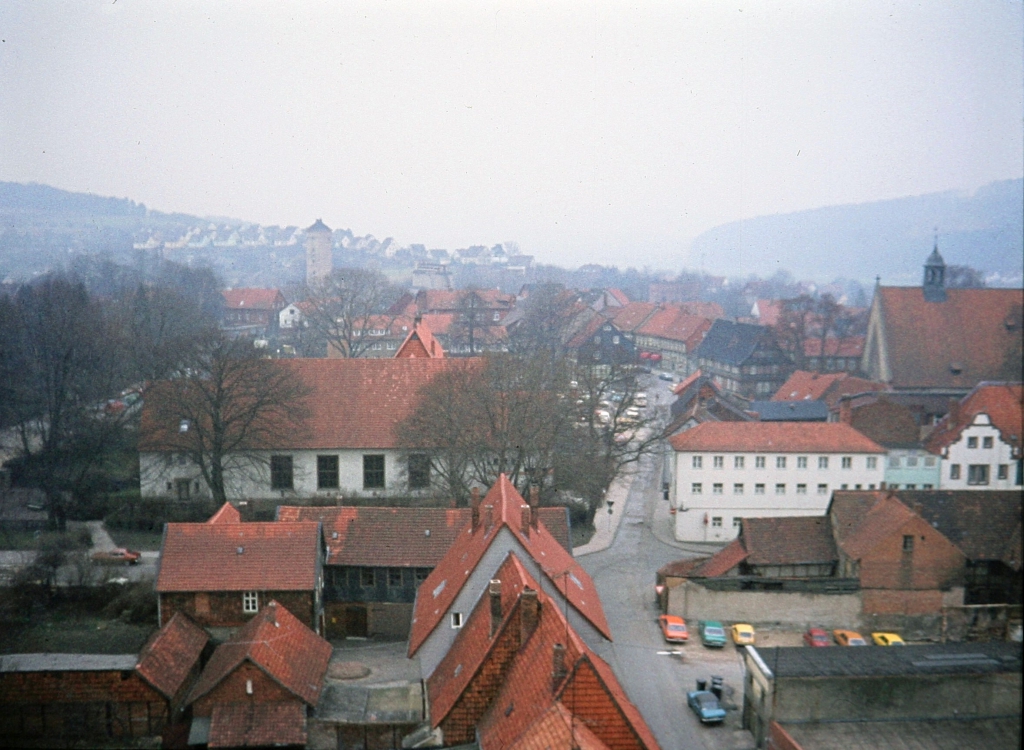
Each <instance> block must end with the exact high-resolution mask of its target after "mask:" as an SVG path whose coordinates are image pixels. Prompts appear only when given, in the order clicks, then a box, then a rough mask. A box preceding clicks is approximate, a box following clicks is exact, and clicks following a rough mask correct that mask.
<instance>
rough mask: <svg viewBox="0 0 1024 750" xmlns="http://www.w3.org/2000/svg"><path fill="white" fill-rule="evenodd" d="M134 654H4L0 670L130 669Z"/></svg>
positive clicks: (91, 670)
mask: <svg viewBox="0 0 1024 750" xmlns="http://www.w3.org/2000/svg"><path fill="white" fill-rule="evenodd" d="M138 660H139V657H138V656H136V655H135V654H5V655H4V656H0V672H107V671H118V670H121V671H131V670H133V669H135V664H136V662H138Z"/></svg>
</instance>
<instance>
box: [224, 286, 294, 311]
mask: <svg viewBox="0 0 1024 750" xmlns="http://www.w3.org/2000/svg"><path fill="white" fill-rule="evenodd" d="M221 295H222V296H223V297H224V308H225V309H227V310H279V309H280V308H282V307H284V306H285V305H286V304H288V303H287V302H286V301H285V299H284V295H282V294H281V291H280V290H279V289H225V290H224V291H223V292H221Z"/></svg>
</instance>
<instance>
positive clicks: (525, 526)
mask: <svg viewBox="0 0 1024 750" xmlns="http://www.w3.org/2000/svg"><path fill="white" fill-rule="evenodd" d="M530 510H531V508H530V506H529V505H520V506H519V511H520V512H521V513H522V517H523V519H522V524H521V526H520V530H521V531H522V532H523V535H524V536H527V537H529V536H530Z"/></svg>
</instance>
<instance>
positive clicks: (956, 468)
mask: <svg viewBox="0 0 1024 750" xmlns="http://www.w3.org/2000/svg"><path fill="white" fill-rule="evenodd" d="M949 478H950V479H959V478H960V464H950V465H949Z"/></svg>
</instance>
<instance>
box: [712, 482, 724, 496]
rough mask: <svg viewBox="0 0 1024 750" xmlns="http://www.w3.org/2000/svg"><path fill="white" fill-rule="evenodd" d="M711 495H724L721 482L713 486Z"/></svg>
mask: <svg viewBox="0 0 1024 750" xmlns="http://www.w3.org/2000/svg"><path fill="white" fill-rule="evenodd" d="M711 494H713V495H721V494H722V483H721V482H715V483H714V484H713V485H711Z"/></svg>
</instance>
